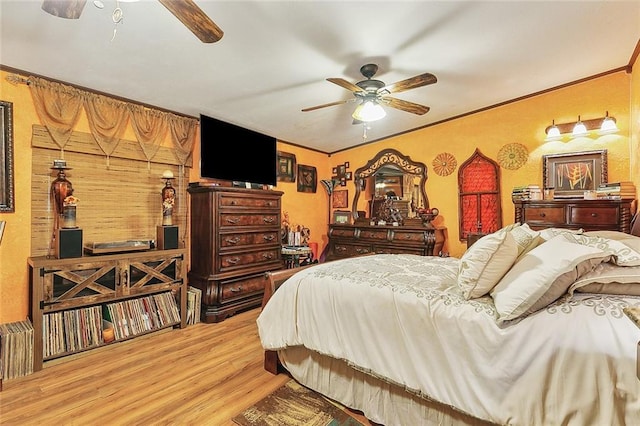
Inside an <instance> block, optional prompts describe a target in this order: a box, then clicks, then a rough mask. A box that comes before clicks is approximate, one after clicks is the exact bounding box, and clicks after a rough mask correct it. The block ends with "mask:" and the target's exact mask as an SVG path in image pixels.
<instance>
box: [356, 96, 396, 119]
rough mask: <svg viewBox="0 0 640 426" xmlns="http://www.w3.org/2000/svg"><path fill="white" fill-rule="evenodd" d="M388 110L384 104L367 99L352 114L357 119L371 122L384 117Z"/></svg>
mask: <svg viewBox="0 0 640 426" xmlns="http://www.w3.org/2000/svg"><path fill="white" fill-rule="evenodd" d="M386 115H387V112H386V111H385V110H384V108H382V105H380V104H379V103H377V102H375V101H371V100H367V101H364V102H362V103H361V104H360V105H358V106H357V107H356V109H355V111H353V114H352V115H351V116H352V117H353V118H355V119H356V120H360V121H364V122H369V121H376V120H380V119H382V118H384V117H385V116H386Z"/></svg>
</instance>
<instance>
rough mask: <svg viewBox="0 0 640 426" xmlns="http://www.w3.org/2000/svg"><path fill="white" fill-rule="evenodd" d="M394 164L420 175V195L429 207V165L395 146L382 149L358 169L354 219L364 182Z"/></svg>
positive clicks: (352, 213)
mask: <svg viewBox="0 0 640 426" xmlns="http://www.w3.org/2000/svg"><path fill="white" fill-rule="evenodd" d="M388 165H394V166H395V167H397V168H398V169H400V170H401V171H402V172H403V173H408V174H412V175H416V176H420V195H421V196H422V199H423V200H424V207H425V208H429V197H427V191H426V189H425V184H426V182H427V165H426V164H424V163H421V162H418V161H413V160H411V158H410V157H409V156H406V155H404V154H402V153H401V152H400V151H397V150H395V149H393V148H388V149H384V150H382V151H380V152H379V153H377V154H376V156H375V157H373V158H372V159H371V160H369V162H368V163H367V164H366V165H365V166H364V167H361V168H359V169H357V170H356V172H355V174H354V180H355V182H354V183H355V187H356V193H355V195H354V196H353V204H352V210H351V215H352V216H353V219H354V221H355V220H358V199H359V198H360V192H361V191H362V186H363V182H364V181H365V180H366V179H367V178H368V177H369V176H373V175H374V174H376V172H377V171H378V170H380V169H381V168H382V167H384V166H388Z"/></svg>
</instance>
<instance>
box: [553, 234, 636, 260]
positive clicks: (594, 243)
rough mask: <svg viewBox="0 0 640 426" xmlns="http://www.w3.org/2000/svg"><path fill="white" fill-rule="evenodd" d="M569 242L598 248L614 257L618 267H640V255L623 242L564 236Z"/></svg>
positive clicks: (573, 235)
mask: <svg viewBox="0 0 640 426" xmlns="http://www.w3.org/2000/svg"><path fill="white" fill-rule="evenodd" d="M563 236H564V237H565V238H566V239H567V240H569V241H571V242H576V243H577V244H582V245H585V246H589V247H595V248H598V249H600V250H602V251H604V252H606V253H609V254H611V255H613V256H614V258H613V260H612V261H613V262H614V263H615V264H616V265H618V266H640V253H639V252H637V251H635V250H634V249H632V248H631V247H629V246H628V245H626V244H624V243H623V242H622V241H616V240H611V239H609V238H603V237H589V236H587V235H575V234H564V235H563Z"/></svg>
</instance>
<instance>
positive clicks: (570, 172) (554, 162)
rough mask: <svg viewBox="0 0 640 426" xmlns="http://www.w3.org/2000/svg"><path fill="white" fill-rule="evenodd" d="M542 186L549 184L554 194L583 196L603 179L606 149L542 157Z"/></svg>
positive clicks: (559, 196)
mask: <svg viewBox="0 0 640 426" xmlns="http://www.w3.org/2000/svg"><path fill="white" fill-rule="evenodd" d="M542 159H543V162H542V179H543V188H553V189H554V198H583V196H584V192H585V191H595V190H596V189H598V187H599V186H600V184H602V183H607V150H606V149H603V150H596V151H584V152H567V153H562V154H549V155H544V156H543V157H542Z"/></svg>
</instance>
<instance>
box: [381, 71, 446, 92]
mask: <svg viewBox="0 0 640 426" xmlns="http://www.w3.org/2000/svg"><path fill="white" fill-rule="evenodd" d="M437 81H438V79H437V78H436V76H435V75H433V74H430V73H428V72H426V73H424V74H420V75H416V76H415V77H411V78H407V79H406V80H402V81H398V82H397V83H393V84H389V85H387V86H384V87H383V88H381V89H380V90H378V93H384V92H388V93H398V92H404V91H405V90H409V89H414V88H416V87H422V86H426V85H428V84H433V83H435V82H437Z"/></svg>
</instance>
